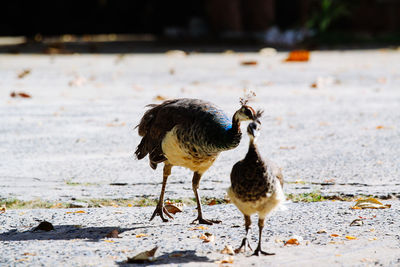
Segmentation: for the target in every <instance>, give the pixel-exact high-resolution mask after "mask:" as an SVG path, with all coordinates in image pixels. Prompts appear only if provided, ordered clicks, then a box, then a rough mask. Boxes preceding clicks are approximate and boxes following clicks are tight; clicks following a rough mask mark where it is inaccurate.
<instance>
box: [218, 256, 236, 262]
mask: <svg viewBox="0 0 400 267" xmlns="http://www.w3.org/2000/svg"><path fill="white" fill-rule="evenodd" d="M233 261H234V258H233V257H232V256H230V257H228V258H225V259H223V260H220V261H216V262H215V263H219V264H223V263H229V264H232V263H233Z"/></svg>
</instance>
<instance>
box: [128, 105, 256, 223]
mask: <svg viewBox="0 0 400 267" xmlns="http://www.w3.org/2000/svg"><path fill="white" fill-rule="evenodd" d="M241 104H242V106H241V108H240V109H239V110H237V111H236V112H235V114H234V116H233V118H232V120H230V119H229V118H228V117H227V116H226V115H225V113H224V112H223V111H222V110H221V109H219V108H218V107H216V106H215V105H214V104H212V103H210V102H207V101H203V100H200V99H189V98H182V99H173V100H167V101H165V102H163V103H161V104H159V105H154V104H153V105H149V107H150V109H149V110H147V111H146V112H145V114H144V115H143V117H142V119H141V121H140V123H139V125H138V132H139V135H140V136H142V137H143V138H142V140H141V142H140V144H139V145H138V147H137V149H136V152H135V154H136V156H137V158H138V159H142V158H144V157H145V156H146V155H149V162H150V166H151V168H153V169H156V168H157V164H159V163H162V162H163V163H164V170H163V184H162V189H161V194H160V199H159V202H158V205H157V207H156V210H155V211H154V213H153V215H152V217H151V219H150V220H152V219H153V218H154V217H155V216H156V215H159V216H160V217H161V219H162V220H163V221H168V220H167V219H166V218H164V214H166V215H167V216H168V217H170V218H172V216H171V215H170V214H169V213H168V212H167V211H166V210H165V209H164V204H163V202H164V192H165V187H166V182H167V179H168V176H169V175H170V174H171V168H172V166H183V167H186V168H189V169H191V170H192V171H193V172H194V175H193V179H192V187H193V192H194V194H195V197H196V201H197V209H198V217H197V219H196V220H198V221H199V223H205V224H212V223H213V222H216V221H212V220H206V219H204V218H203V215H202V210H201V204H200V198H199V195H198V192H197V189H198V187H199V182H200V179H201V176H202V175H203V173H204V172H205V171H207V169H208V168H209V167H210V166H211V165H212V164H213V162H214V161H215V159H216V158H217V157H218V155H219V153H220V152H222V151H225V150H229V149H233V148H235V147H237V146H238V144H239V142H240V139H241V132H240V122H241V121H243V120H252V119H254V116H255V112H254V110H253V109H252V108H251V107H249V106H247V105H246V104H247V101H242V102H241ZM196 220H195V221H196Z"/></svg>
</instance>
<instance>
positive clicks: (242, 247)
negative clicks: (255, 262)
mask: <svg viewBox="0 0 400 267" xmlns="http://www.w3.org/2000/svg"><path fill="white" fill-rule="evenodd" d="M246 247H248V248H249V249H250V250H251V251H253V249H252V248H251V247H250V243H249V240H247V237H245V238H243V240H242V244H240V247H239V248H237V249H235V254H238V253H240V252H241V251H242V249H243V251H246Z"/></svg>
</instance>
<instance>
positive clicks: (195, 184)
mask: <svg viewBox="0 0 400 267" xmlns="http://www.w3.org/2000/svg"><path fill="white" fill-rule="evenodd" d="M201 175H202V174H200V173H198V172H194V174H193V180H192V188H193V192H194V195H195V197H196V201H197V212H198V216H197V218H196V219H195V220H193V222H192V224H193V223H195V222H196V221H198V222H199V224H208V225H212V224H213V223H221V221H220V220H207V219H204V218H203V212H202V210H201V202H200V197H199V193H198V192H197V190H198V189H199V183H200V179H201Z"/></svg>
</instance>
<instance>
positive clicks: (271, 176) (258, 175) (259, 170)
mask: <svg viewBox="0 0 400 267" xmlns="http://www.w3.org/2000/svg"><path fill="white" fill-rule="evenodd" d="M276 179H278V180H279V183H280V185H281V186H282V187H283V176H282V173H281V171H280V169H279V168H278V167H277V166H276V165H275V164H274V163H272V162H271V161H268V160H266V161H264V160H263V159H262V157H261V155H260V153H259V151H258V149H257V147H256V146H255V145H254V144H251V145H250V147H249V151H248V152H247V154H246V157H245V158H244V159H243V160H241V161H239V162H237V163H236V164H235V165H234V166H233V168H232V172H231V189H232V191H233V193H234V194H235V197H236V198H238V199H240V200H241V201H257V200H259V199H260V198H262V197H268V196H270V195H271V194H273V193H274V192H275V190H276V186H277V185H278V184H277V183H276Z"/></svg>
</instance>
